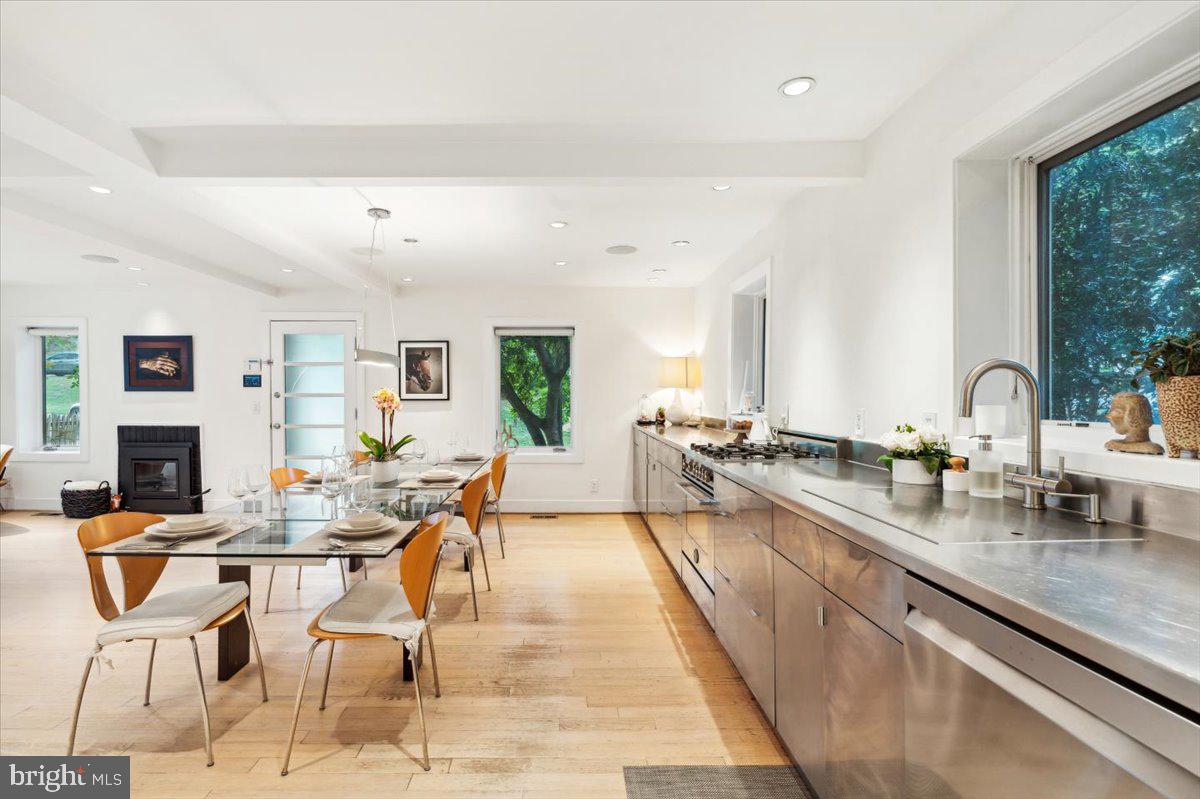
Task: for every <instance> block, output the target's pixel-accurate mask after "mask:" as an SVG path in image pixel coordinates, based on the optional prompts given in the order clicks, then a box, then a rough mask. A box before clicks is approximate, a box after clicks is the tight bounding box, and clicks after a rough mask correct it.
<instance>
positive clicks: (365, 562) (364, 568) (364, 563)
mask: <svg viewBox="0 0 1200 799" xmlns="http://www.w3.org/2000/svg"><path fill="white" fill-rule="evenodd" d="M363 579H364V580H366V579H368V578H367V559H366V558H363Z"/></svg>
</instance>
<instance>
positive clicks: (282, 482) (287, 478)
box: [263, 466, 346, 614]
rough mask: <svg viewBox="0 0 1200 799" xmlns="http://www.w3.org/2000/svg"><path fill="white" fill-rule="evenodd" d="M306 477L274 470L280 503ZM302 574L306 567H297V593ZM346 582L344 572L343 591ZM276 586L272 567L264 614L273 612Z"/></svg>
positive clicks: (273, 483)
mask: <svg viewBox="0 0 1200 799" xmlns="http://www.w3.org/2000/svg"><path fill="white" fill-rule="evenodd" d="M305 477H308V471H307V470H305V469H295V468H292V467H289V466H280V467H278V468H275V469H272V470H271V472H270V478H271V487H272V488H273V489H275V491H276V493H278V494H279V495H280V497H281V499H280V501H281V502H282V497H283V489H285V488H287V487H288V486H292V485H295V484H296V483H299V482H300V481H301V480H303V479H304V478H305ZM338 568H341V567H340V566H339V567H338ZM302 574H304V567H303V566H300V565H297V566H296V590H297V591H299V590H300V576H301V575H302ZM345 581H346V577H345V573H344V572H343V574H342V589H343V590H345V588H346V582H345ZM274 585H275V566H272V567H271V576H270V577H268V578H267V599H266V601H265V602H263V613H264V614H266V613H270V612H271V588H272V587H273V586H274Z"/></svg>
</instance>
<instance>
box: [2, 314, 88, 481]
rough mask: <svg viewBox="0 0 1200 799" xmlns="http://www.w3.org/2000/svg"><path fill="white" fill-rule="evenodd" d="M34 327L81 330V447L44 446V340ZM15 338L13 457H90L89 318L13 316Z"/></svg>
mask: <svg viewBox="0 0 1200 799" xmlns="http://www.w3.org/2000/svg"><path fill="white" fill-rule="evenodd" d="M31 327H51V328H53V327H58V328H73V329H75V330H77V331H78V336H79V344H78V346H77V351H78V352H79V449H70V450H49V451H47V450H43V449H41V446H42V444H43V441H42V435H43V424H44V420H43V418H42V413H43V410H44V409H43V407H42V391H43V383H42V369H43V368H44V366H43V364H42V342H41V340H40V337H38V336H31V335H29V333H28V332H27V331H28V329H29V328H31ZM9 334H10V335H11V336H12V342H13V350H12V353H13V355H12V357H13V387H14V389H15V392H14V394H15V397H14V399H15V402H14V410H15V412H16V413H15V419H14V422H15V427H16V429H15V432H16V441H15V442H14V444H13V446H14V448H13V454H12V460H13V461H58V462H61V463H84V462H87V461H88V460H90V454H89V451H90V449H91V446H90V445H91V438H90V425H89V424H88V420H89V417H90V416H91V413H90V411H91V402H90V398H89V396H88V361H89V358H88V331H87V319H85V318H82V317H74V316H73V317H64V316H39V317H15V318H13V319H11V320H9Z"/></svg>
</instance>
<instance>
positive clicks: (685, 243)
mask: <svg viewBox="0 0 1200 799" xmlns="http://www.w3.org/2000/svg"><path fill="white" fill-rule="evenodd" d="M671 244H673V245H674V246H676V247H687V246H688V245H690V244H691V242H690V241H688V240H687V239H679V240H678V241H673V242H671Z"/></svg>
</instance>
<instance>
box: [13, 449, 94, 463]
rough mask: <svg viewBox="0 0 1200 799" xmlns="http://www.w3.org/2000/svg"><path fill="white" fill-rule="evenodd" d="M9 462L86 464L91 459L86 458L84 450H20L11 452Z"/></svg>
mask: <svg viewBox="0 0 1200 799" xmlns="http://www.w3.org/2000/svg"><path fill="white" fill-rule="evenodd" d="M11 460H12V461H13V463H19V462H28V463H37V462H39V461H44V462H51V463H54V462H57V463H87V462H88V461H89V460H91V459H90V458H89V457H88V454H87V452H85V451H84V450H79V449H76V450H52V451H49V452H47V451H44V450H32V451H27V452H23V451H21V450H13V454H12V458H11Z"/></svg>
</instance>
